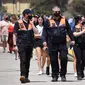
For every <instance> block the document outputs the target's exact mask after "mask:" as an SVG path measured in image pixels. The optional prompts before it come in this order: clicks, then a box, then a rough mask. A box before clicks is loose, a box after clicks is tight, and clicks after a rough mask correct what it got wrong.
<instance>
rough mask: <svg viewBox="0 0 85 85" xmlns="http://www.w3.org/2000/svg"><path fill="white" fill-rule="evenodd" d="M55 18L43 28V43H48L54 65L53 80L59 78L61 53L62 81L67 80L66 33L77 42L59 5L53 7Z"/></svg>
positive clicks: (73, 42) (52, 65)
mask: <svg viewBox="0 0 85 85" xmlns="http://www.w3.org/2000/svg"><path fill="white" fill-rule="evenodd" d="M52 11H53V16H54V17H53V19H50V20H48V22H47V23H46V27H45V28H44V30H43V39H44V42H43V45H44V46H46V45H48V50H49V56H50V60H51V67H52V82H56V81H57V80H58V75H59V65H58V52H59V53H60V63H61V72H60V76H61V81H66V72H67V53H68V52H67V46H66V33H68V35H69V36H70V38H71V40H72V42H71V44H75V41H74V37H73V34H72V31H71V28H70V26H69V24H68V22H67V20H66V19H65V17H64V16H61V13H60V12H61V10H60V8H59V7H58V6H55V7H53V9H52Z"/></svg>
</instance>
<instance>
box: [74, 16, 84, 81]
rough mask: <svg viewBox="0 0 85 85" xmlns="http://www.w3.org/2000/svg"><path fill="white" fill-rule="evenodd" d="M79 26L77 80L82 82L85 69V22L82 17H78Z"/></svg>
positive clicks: (76, 34) (75, 47)
mask: <svg viewBox="0 0 85 85" xmlns="http://www.w3.org/2000/svg"><path fill="white" fill-rule="evenodd" d="M77 20H78V22H77V24H76V26H75V31H74V32H73V34H74V36H75V45H74V52H75V55H76V68H77V79H78V80H82V78H84V67H85V22H82V21H81V17H80V16H77Z"/></svg>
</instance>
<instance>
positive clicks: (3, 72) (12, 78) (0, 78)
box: [0, 47, 85, 85]
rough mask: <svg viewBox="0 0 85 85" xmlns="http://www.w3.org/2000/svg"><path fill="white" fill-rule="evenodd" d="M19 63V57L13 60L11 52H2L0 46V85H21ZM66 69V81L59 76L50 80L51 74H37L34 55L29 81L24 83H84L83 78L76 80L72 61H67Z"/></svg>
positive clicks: (36, 84)
mask: <svg viewBox="0 0 85 85" xmlns="http://www.w3.org/2000/svg"><path fill="white" fill-rule="evenodd" d="M19 63H20V62H19V59H18V60H15V57H14V54H13V53H12V54H9V53H2V48H1V47H0V85H21V82H20V81H19V78H20V75H19V74H20V69H19ZM67 70H68V71H67V75H66V77H67V81H66V82H61V79H60V78H59V79H58V82H51V75H50V76H47V75H46V74H44V75H37V72H38V70H37V61H36V60H35V57H33V58H32V60H31V67H30V75H29V79H30V80H31V83H27V84H25V85H55V84H57V85H85V78H84V79H83V80H82V81H78V80H77V78H76V77H74V71H73V62H68V69H67Z"/></svg>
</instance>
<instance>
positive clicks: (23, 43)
mask: <svg viewBox="0 0 85 85" xmlns="http://www.w3.org/2000/svg"><path fill="white" fill-rule="evenodd" d="M31 19H32V11H31V10H30V9H25V10H24V11H23V19H22V20H18V22H17V23H16V24H15V26H14V31H15V34H16V37H17V41H16V42H17V47H18V51H19V56H20V72H21V74H20V75H21V77H20V81H21V83H27V82H30V80H29V79H28V75H29V67H30V59H31V57H32V50H33V41H34V32H35V33H37V29H36V28H35V26H34V24H33V21H31Z"/></svg>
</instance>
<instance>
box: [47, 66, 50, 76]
mask: <svg viewBox="0 0 85 85" xmlns="http://www.w3.org/2000/svg"><path fill="white" fill-rule="evenodd" d="M46 74H47V75H49V74H50V72H49V67H46Z"/></svg>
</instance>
